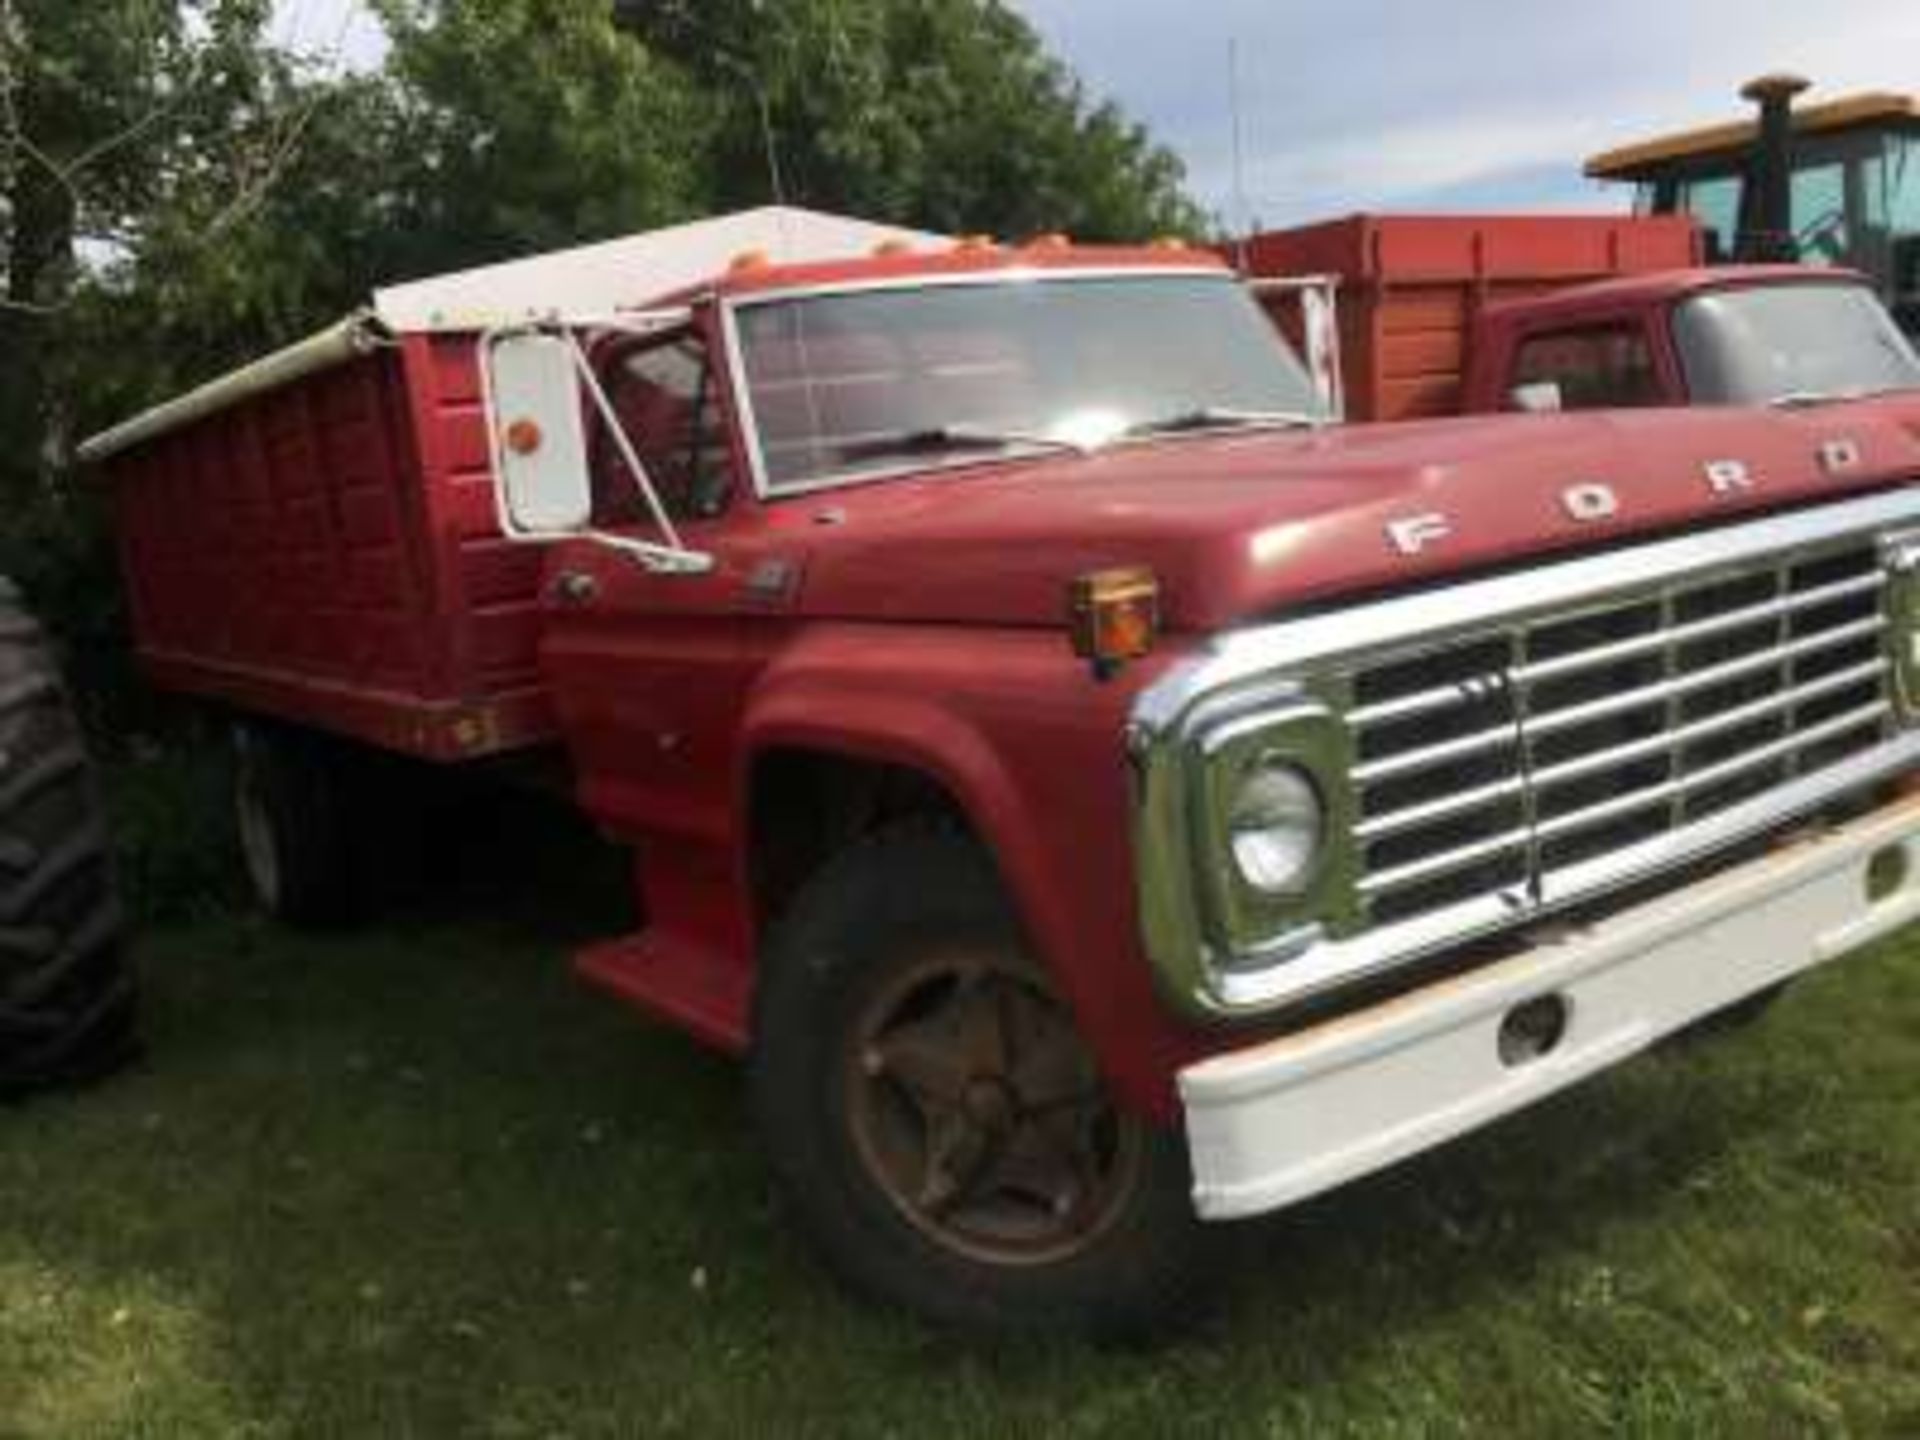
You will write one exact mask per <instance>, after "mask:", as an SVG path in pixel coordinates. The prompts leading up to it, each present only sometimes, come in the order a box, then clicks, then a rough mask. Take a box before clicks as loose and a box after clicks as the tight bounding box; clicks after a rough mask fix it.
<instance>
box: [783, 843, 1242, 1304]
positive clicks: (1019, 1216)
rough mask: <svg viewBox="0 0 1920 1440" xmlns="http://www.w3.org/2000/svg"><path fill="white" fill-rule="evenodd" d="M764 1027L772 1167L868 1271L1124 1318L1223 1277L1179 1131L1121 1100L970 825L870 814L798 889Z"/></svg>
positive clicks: (892, 1287)
mask: <svg viewBox="0 0 1920 1440" xmlns="http://www.w3.org/2000/svg"><path fill="white" fill-rule="evenodd" d="M753 1042H754V1043H753V1048H752V1056H751V1062H750V1072H749V1088H750V1096H751V1101H752V1105H753V1109H754V1112H755V1120H756V1122H757V1125H758V1128H759V1130H760V1133H761V1136H762V1138H763V1143H764V1145H765V1147H766V1150H767V1153H768V1155H769V1157H770V1160H771V1164H772V1168H773V1172H774V1176H775V1179H776V1182H777V1184H778V1186H779V1188H780V1190H781V1191H782V1192H783V1194H784V1197H785V1200H786V1203H787V1206H788V1208H789V1209H790V1211H791V1212H792V1214H793V1215H794V1217H795V1218H796V1219H797V1221H798V1223H799V1226H800V1228H801V1230H802V1231H803V1232H804V1234H805V1235H806V1236H807V1238H808V1239H809V1240H810V1241H811V1242H812V1244H813V1246H814V1247H815V1248H816V1250H817V1251H818V1252H819V1253H820V1255H821V1256H822V1258H823V1259H824V1261H825V1263H826V1265H827V1268H828V1269H829V1270H830V1271H831V1272H832V1273H833V1274H834V1275H835V1276H837V1277H838V1278H839V1279H840V1280H842V1281H843V1282H844V1283H846V1284H847V1285H848V1286H849V1287H850V1288H852V1289H853V1290H855V1291H856V1292H858V1293H860V1294H862V1295H864V1296H867V1297H869V1298H874V1299H878V1300H880V1301H881V1302H883V1303H887V1304H891V1305H895V1306H898V1307H901V1308H904V1309H906V1310H908V1311H911V1312H912V1313H914V1314H916V1315H918V1316H920V1317H922V1318H924V1319H927V1320H930V1321H933V1322H935V1323H936V1324H942V1325H950V1326H956V1327H959V1328H962V1329H966V1330H971V1331H978V1332H986V1333H1007V1332H1039V1331H1069V1332H1078V1333H1083V1334H1090V1335H1094V1336H1099V1337H1107V1338H1117V1339H1126V1338H1139V1337H1142V1336H1150V1335H1152V1334H1155V1333H1157V1332H1161V1331H1164V1330H1166V1329H1169V1328H1171V1327H1173V1326H1175V1325H1178V1324H1180V1323H1183V1322H1185V1321H1187V1320H1189V1319H1191V1318H1192V1317H1193V1316H1194V1315H1195V1313H1196V1312H1197V1311H1198V1310H1199V1309H1201V1308H1202V1307H1203V1306H1204V1305H1205V1303H1206V1301H1207V1298H1208V1297H1209V1296H1210V1295H1211V1293H1212V1290H1213V1287H1212V1286H1211V1285H1209V1284H1208V1283H1207V1280H1208V1272H1209V1270H1210V1268H1211V1267H1210V1264H1209V1262H1210V1261H1211V1259H1212V1258H1213V1255H1214V1248H1215V1247H1214V1245H1213V1244H1212V1240H1211V1236H1210V1235H1209V1234H1208V1232H1206V1231H1204V1230H1203V1228H1202V1226H1201V1224H1200V1222H1199V1221H1198V1220H1197V1219H1196V1218H1195V1215H1194V1212H1193V1207H1192V1201H1191V1178H1190V1172H1189V1168H1188V1163H1187V1157H1186V1148H1185V1144H1184V1141H1183V1139H1182V1138H1181V1137H1180V1136H1179V1135H1178V1134H1174V1133H1169V1132H1166V1131H1163V1130H1160V1129H1157V1128H1154V1127H1151V1126H1149V1125H1147V1124H1145V1123H1144V1122H1142V1121H1140V1120H1138V1119H1137V1118H1135V1117H1132V1116H1130V1115H1127V1114H1125V1113H1124V1112H1121V1111H1119V1110H1118V1109H1117V1108H1116V1107H1114V1106H1113V1105H1112V1104H1111V1102H1110V1100H1109V1099H1108V1097H1107V1095H1106V1091H1105V1087H1104V1085H1103V1084H1102V1082H1101V1080H1100V1078H1099V1076H1098V1073H1097V1071H1096V1070H1095V1068H1094V1065H1093V1062H1092V1059H1091V1057H1090V1056H1089V1055H1088V1053H1087V1051H1086V1049H1085V1046H1084V1044H1083V1043H1082V1042H1081V1041H1080V1039H1079V1037H1078V1035H1077V1033H1075V1032H1074V1031H1073V1028H1072V1020H1071V1016H1070V1015H1069V1014H1068V1012H1067V1010H1066V1007H1065V1006H1064V1005H1063V1004H1061V1003H1060V1001H1059V1000H1058V999H1057V997H1056V996H1055V995H1054V992H1053V990H1052V987H1051V986H1050V984H1049V983H1048V982H1047V980H1046V978H1045V975H1044V972H1043V971H1042V970H1041V969H1040V967H1039V966H1038V965H1037V964H1036V963H1035V962H1034V960H1033V959H1032V958H1031V956H1030V954H1029V952H1028V949H1027V947H1026V945H1025V942H1024V940H1023V938H1022V936H1021V934H1020V928H1019V925H1018V923H1017V922H1016V920H1015V918H1014V916H1013V914H1012V911H1011V907H1010V906H1009V905H1008V903H1007V901H1006V899H1005V898H1004V895H1003V892H1002V890H1001V887H1000V883H999V879H998V876H997V875H996V873H995V870H994V866H993V863H992V861H991V859H990V858H989V857H988V856H987V855H986V854H985V853H984V852H983V851H982V850H981V849H980V847H979V846H977V845H976V844H974V843H973V842H972V841H970V840H968V839H966V838H965V837H963V836H961V835H960V834H958V833H954V832H952V831H948V830H942V829H937V828H933V827H929V826H919V825H909V826H904V827H896V828H892V829H888V830H884V831H881V832H878V833H877V834H875V835H873V836H871V837H869V838H867V839H865V840H863V841H860V842H858V843H856V844H855V845H854V846H853V847H852V848H851V849H849V850H848V851H846V852H845V853H844V854H842V855H841V856H840V857H839V858H838V859H836V860H834V861H832V862H830V863H829V864H828V865H827V866H826V867H825V868H823V869H822V870H821V871H820V872H819V873H818V874H816V875H815V876H814V878H813V879H811V880H810V881H808V882H807V883H806V884H805V885H804V886H803V887H802V888H801V890H800V892H799V894H798V895H797V896H796V897H795V899H794V902H793V904H792V905H791V907H790V908H789V910H788V911H787V913H786V915H785V917H784V918H783V919H782V920H781V922H780V923H779V924H778V926H777V927H776V928H775V931H774V933H773V935H772V938H771V940H770V942H769V945H768V949H767V953H766V955H765V957H764V963H763V965H762V968H761V972H760V979H759V985H758V989H757V993H756V995H755V1000H754V1017H753ZM982 1047H984V1049H983V1048H982ZM983 1055H985V1056H986V1057H987V1058H986V1059H985V1060H984V1061H983V1060H982V1058H981V1057H982V1056H983ZM942 1056H944V1058H940V1057H942ZM961 1076H966V1077H970V1078H966V1079H965V1080H964V1081H962V1080H961V1079H960V1077H961ZM936 1157H937V1158H936Z"/></svg>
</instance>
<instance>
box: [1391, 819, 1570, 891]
mask: <svg viewBox="0 0 1920 1440" xmlns="http://www.w3.org/2000/svg"><path fill="white" fill-rule="evenodd" d="M1532 838H1533V830H1532V829H1530V828H1529V827H1528V826H1525V825H1521V826H1519V827H1518V828H1516V829H1513V830H1504V831H1502V832H1501V833H1500V834H1498V835H1490V836H1488V837H1487V838H1486V839H1485V840H1475V841H1472V842H1470V843H1469V844H1466V845H1458V846H1455V847H1454V848H1453V849H1451V850H1441V851H1437V852H1436V853H1434V854H1432V855H1422V856H1421V857H1420V858H1419V859H1418V860H1410V861H1408V862H1407V863H1406V864H1405V865H1395V866H1394V867H1393V868H1392V869H1390V870H1376V871H1373V872H1372V873H1370V874H1363V875H1362V876H1361V877H1360V881H1359V884H1358V885H1357V886H1356V888H1357V889H1358V890H1359V891H1360V893H1361V894H1362V895H1365V896H1367V897H1368V898H1369V899H1371V898H1372V897H1373V896H1375V895H1378V894H1380V893H1381V892H1382V891H1385V890H1398V889H1400V888H1401V887H1402V886H1404V885H1417V884H1419V883H1420V882H1421V881H1422V880H1431V879H1433V877H1434V876H1436V875H1451V874H1452V873H1453V872H1454V871H1456V870H1463V869H1465V868H1466V867H1467V866H1469V865H1471V864H1473V863H1474V862H1475V861H1478V860H1488V859H1491V858H1492V857H1494V856H1496V855H1501V854H1504V853H1505V852H1507V851H1508V850H1523V849H1525V848H1526V846H1527V843H1528V841H1530V840H1531V839H1532Z"/></svg>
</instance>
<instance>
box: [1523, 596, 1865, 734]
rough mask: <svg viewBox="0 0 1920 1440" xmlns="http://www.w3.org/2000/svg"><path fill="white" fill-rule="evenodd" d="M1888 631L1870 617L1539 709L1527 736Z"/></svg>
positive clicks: (1710, 685)
mask: <svg viewBox="0 0 1920 1440" xmlns="http://www.w3.org/2000/svg"><path fill="white" fill-rule="evenodd" d="M1886 628H1887V621H1886V617H1885V616H1884V615H1881V614H1879V613H1877V612H1876V613H1875V614H1872V615H1868V616H1865V617H1863V618H1862V619H1859V620H1850V621H1848V622H1847V623H1846V624H1845V625H1836V626H1834V627H1833V628H1832V629H1831V630H1816V631H1814V632H1813V633H1812V634H1811V635H1803V636H1801V637H1800V638H1799V639H1797V640H1791V641H1789V642H1788V643H1786V644H1785V645H1775V646H1774V647H1773V648H1772V649H1771V650H1756V651H1755V652H1754V653H1753V654H1751V655H1740V656H1736V657H1735V658H1734V659H1732V660H1723V661H1722V662H1721V663H1720V664H1718V665H1709V666H1708V667H1707V668H1706V669H1704V670H1689V671H1687V672H1686V673H1685V674H1683V675H1681V676H1679V677H1678V678H1676V679H1673V680H1659V681H1656V682H1654V683H1653V684H1651V685H1637V686H1635V687H1634V688H1633V689H1631V690H1622V691H1620V692H1619V693H1618V694H1615V695H1604V696H1602V697H1601V698H1600V699H1598V700H1588V701H1586V702H1585V703H1583V704H1580V705H1569V706H1566V707H1565V708H1564V709H1560V710H1542V711H1538V712H1536V713H1535V714H1533V715H1531V716H1529V717H1528V719H1527V733H1528V734H1529V735H1558V734H1559V733H1560V732H1562V731H1563V730H1574V729H1578V728H1579V727H1580V726H1582V725H1590V724H1592V723H1593V722H1594V721H1595V720H1604V719H1606V718H1607V717H1608V716H1609V715H1618V714H1619V713H1620V712H1621V711H1623V710H1638V709H1639V708H1640V707H1641V706H1642V705H1651V704H1653V703H1655V702H1656V701H1660V700H1672V699H1677V698H1678V697H1680V696H1682V695H1691V694H1693V693H1694V692H1695V691H1698V690H1711V689H1712V688H1713V687H1714V686H1716V685H1723V684H1725V683H1726V682H1727V681H1729V680H1738V679H1739V678H1740V677H1741V676H1742V675H1749V674H1751V673H1753V672H1754V671H1756V670H1769V669H1773V668H1776V667H1778V666H1780V665H1782V664H1785V663H1786V662H1787V661H1789V660H1797V659H1799V658H1800V657H1801V656H1803V655H1807V654H1811V653H1812V652H1813V651H1816V650H1823V649H1825V648H1827V647H1828V646H1829V645H1839V644H1843V643H1844V642H1846V641H1848V640H1860V639H1864V638H1865V637H1867V636H1869V635H1876V634H1878V633H1879V632H1880V631H1882V630H1884V629H1886Z"/></svg>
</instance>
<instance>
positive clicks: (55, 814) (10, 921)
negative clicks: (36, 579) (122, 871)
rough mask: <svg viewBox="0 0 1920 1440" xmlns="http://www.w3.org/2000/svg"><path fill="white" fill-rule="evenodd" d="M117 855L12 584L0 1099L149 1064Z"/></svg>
mask: <svg viewBox="0 0 1920 1440" xmlns="http://www.w3.org/2000/svg"><path fill="white" fill-rule="evenodd" d="M135 1009H136V1001H135V993H134V982H133V976H132V972H131V970H130V969H129V967H128V963H127V953H126V945H125V925H124V921H123V919H122V915H121V910H120V906H119V902H118V900H117V898H116V895H115V892H114V883H113V864H112V855H111V853H110V848H109V844H108V838H107V826H106V823H105V820H104V818H103V814H102V809H101V805H100V797H99V792H98V791H97V789H96V788H95V783H94V776H93V771H92V767H91V765H90V764H89V763H88V759H87V752H86V747H85V745H84V744H83V743H82V740H81V736H80V727H79V725H78V724H77V723H76V721H75V719H74V716H73V712H72V709H71V708H70V706H69V704H68V700H67V695H66V692H65V690H64V689H63V688H62V686H61V683H60V677H59V674H58V671H57V669H56V667H55V664H54V657H53V651H52V648H51V646H50V645H49V644H48V643H47V640H46V637H45V635H44V634H43V633H42V632H41V630H40V628H39V626H37V625H36V624H35V623H34V622H33V620H32V619H31V617H29V616H28V614H27V612H26V610H25V608H24V607H23V606H22V605H21V602H20V597H19V594H18V592H17V591H15V590H14V588H13V587H12V586H11V585H10V584H8V583H7V582H6V581H5V580H0V1097H15V1096H19V1095H22V1094H24V1093H26V1092H27V1091H30V1090H37V1089H41V1088H43V1087H46V1086H51V1085H58V1084H69V1083H77V1082H80V1081H85V1080H91V1079H95V1078H97V1077H100V1076H102V1075H105V1074H107V1073H109V1072H111V1071H113V1070H115V1069H118V1068H119V1067H120V1066H121V1065H122V1064H124V1063H125V1062H126V1061H127V1060H128V1059H130V1058H131V1057H132V1056H133V1054H134V1053H135V1051H136V1050H137V1048H138V1046H137V1039H136V1028H135Z"/></svg>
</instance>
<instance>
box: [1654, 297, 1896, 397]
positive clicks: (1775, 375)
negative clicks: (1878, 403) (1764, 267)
mask: <svg viewBox="0 0 1920 1440" xmlns="http://www.w3.org/2000/svg"><path fill="white" fill-rule="evenodd" d="M1673 333H1674V341H1675V343H1676V344H1677V345H1678V347H1679V351H1680V360H1681V364H1682V366H1683V367H1684V368H1685V370H1686V374H1687V390H1688V393H1689V394H1690V395H1691V396H1692V398H1693V400H1694V402H1695V403H1696V404H1701V405H1768V404H1783V403H1814V402H1818V401H1821V400H1839V399H1847V398H1849V397H1853V396H1858V395H1866V394H1875V393H1878V392H1880V391H1883V390H1904V389H1909V388H1915V387H1920V360H1916V358H1915V356H1914V352H1913V349H1912V347H1911V346H1910V345H1908V343H1907V341H1906V339H1905V337H1903V336H1902V335H1901V333H1900V331H1899V329H1898V328H1897V327H1896V326H1895V325H1894V323H1893V320H1892V319H1891V317H1889V316H1888V314H1887V312H1886V309H1885V307H1883V306H1882V305H1881V304H1880V302H1879V300H1877V299H1876V298H1875V297H1874V295H1873V292H1872V291H1870V290H1869V289H1867V288H1866V287H1865V286H1864V285H1856V284H1793V285H1767V286H1754V287H1751V288H1744V289H1729V290H1716V291H1710V292H1708V293H1707V294H1704V295H1698V296H1695V297H1694V298H1693V299H1691V300H1688V301H1687V302H1685V303H1684V304H1683V305H1681V306H1680V307H1679V309H1678V310H1677V311H1676V312H1675V314H1674V320H1673Z"/></svg>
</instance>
